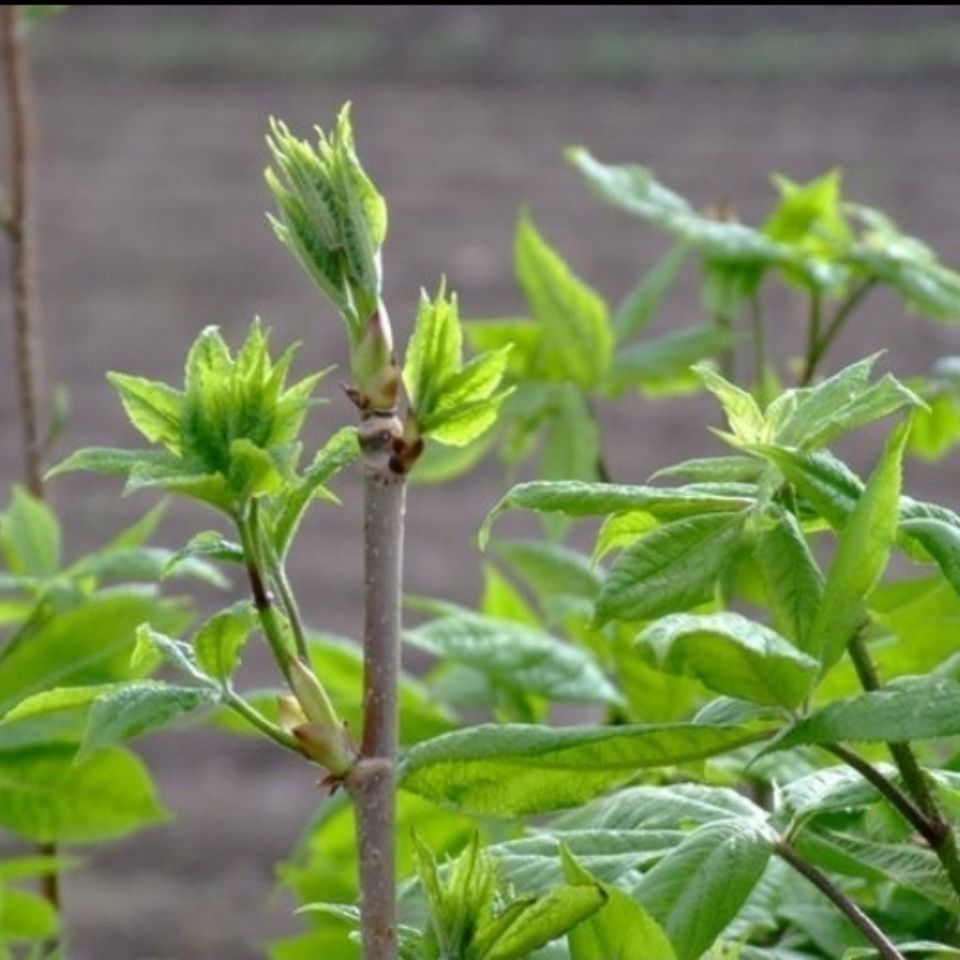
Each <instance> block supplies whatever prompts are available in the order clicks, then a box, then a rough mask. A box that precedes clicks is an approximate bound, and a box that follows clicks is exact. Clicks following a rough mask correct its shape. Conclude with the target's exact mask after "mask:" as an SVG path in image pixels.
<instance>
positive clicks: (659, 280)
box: [613, 243, 689, 343]
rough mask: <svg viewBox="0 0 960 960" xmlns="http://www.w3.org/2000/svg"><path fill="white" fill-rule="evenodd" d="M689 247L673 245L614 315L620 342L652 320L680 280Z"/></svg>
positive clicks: (615, 328) (617, 336)
mask: <svg viewBox="0 0 960 960" xmlns="http://www.w3.org/2000/svg"><path fill="white" fill-rule="evenodd" d="M688 255H689V250H688V249H687V247H686V245H685V244H682V243H677V244H674V245H673V246H672V247H671V248H670V250H669V251H668V252H667V254H666V256H664V257H663V259H661V260H660V261H659V262H658V263H657V264H655V265H654V267H653V268H652V269H651V270H650V272H649V273H647V274H645V275H644V276H643V277H642V278H641V280H640V282H639V283H638V284H637V285H636V287H634V288H633V290H631V291H630V293H629V294H628V295H627V297H626V299H625V300H624V301H623V303H621V304H620V306H619V307H618V308H617V312H616V313H615V314H614V317H613V332H614V334H615V335H616V339H617V342H618V343H621V342H623V341H624V340H628V339H629V338H630V337H632V336H633V335H634V334H637V333H639V332H640V331H641V330H644V329H645V328H646V327H647V325H648V324H649V323H650V321H651V320H652V319H653V317H654V315H655V314H656V312H657V310H658V309H659V307H660V304H661V303H662V302H663V298H664V296H666V294H667V292H668V291H669V290H670V288H671V287H672V286H673V285H674V284H675V283H676V282H677V279H678V277H679V276H680V272H681V271H682V270H683V267H684V264H685V263H686V262H687V257H688Z"/></svg>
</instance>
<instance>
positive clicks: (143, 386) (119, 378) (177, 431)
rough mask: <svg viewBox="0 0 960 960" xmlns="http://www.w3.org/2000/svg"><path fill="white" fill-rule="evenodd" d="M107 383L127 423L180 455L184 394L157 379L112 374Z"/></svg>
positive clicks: (109, 375)
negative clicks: (114, 393)
mask: <svg viewBox="0 0 960 960" xmlns="http://www.w3.org/2000/svg"><path fill="white" fill-rule="evenodd" d="M107 380H109V381H110V384H111V385H112V386H113V388H114V389H115V390H116V391H117V393H119V394H120V400H121V402H122V403H123V409H124V410H125V411H126V413H127V417H128V418H129V419H130V422H131V423H132V424H133V425H134V426H135V427H136V428H137V429H138V430H139V431H140V432H141V433H142V434H143V435H144V436H145V437H146V438H147V439H148V440H149V441H150V442H151V443H162V444H163V445H164V446H165V447H166V448H167V449H168V450H170V451H171V452H172V453H180V449H181V447H180V444H181V434H182V430H183V422H182V418H183V394H182V393H181V392H180V391H179V390H174V389H173V387H170V386H168V385H167V384H165V383H160V382H158V381H156V380H145V379H144V378H143V377H131V376H129V375H128V374H125V373H116V372H113V371H111V372H110V373H108V374H107Z"/></svg>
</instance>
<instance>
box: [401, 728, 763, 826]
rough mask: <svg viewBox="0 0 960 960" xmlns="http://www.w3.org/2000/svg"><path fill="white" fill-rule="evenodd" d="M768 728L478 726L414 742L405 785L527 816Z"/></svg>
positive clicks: (475, 810)
mask: <svg viewBox="0 0 960 960" xmlns="http://www.w3.org/2000/svg"><path fill="white" fill-rule="evenodd" d="M770 732H771V728H770V727H769V726H767V725H764V724H756V725H752V726H732V727H710V726H701V725H699V724H691V723H686V724H684V723H678V724H666V725H663V726H650V727H629V726H626V727H575V728H566V729H552V728H549V727H539V726H533V725H523V724H505V725H500V726H496V725H487V726H480V727H473V728H470V729H467V730H462V731H457V732H455V733H450V734H446V735H445V736H442V737H438V738H436V739H435V740H430V741H428V742H426V743H423V744H419V745H418V746H416V747H414V748H413V749H412V750H411V751H410V752H409V753H408V755H407V757H406V760H405V763H404V765H403V771H402V786H403V788H404V789H405V790H409V791H411V792H413V793H416V794H419V795H420V796H423V797H426V798H428V799H432V800H434V801H436V802H440V803H444V804H447V805H450V806H453V807H455V808H457V809H459V810H462V811H464V812H466V813H472V814H476V815H483V816H492V817H517V816H524V815H527V814H533V813H544V812H547V811H551V810H560V809H564V808H566V807H572V806H577V805H578V804H581V803H584V802H585V801H587V800H590V799H592V798H593V797H595V796H596V795H597V794H599V793H602V792H603V791H604V790H608V789H609V788H611V787H613V786H616V785H617V784H620V783H623V782H625V781H627V780H629V779H630V778H631V777H633V776H634V775H635V774H636V773H637V772H638V771H639V770H641V769H644V768H649V767H660V766H676V765H678V764H683V763H687V762H689V761H692V760H698V759H703V758H704V757H708V756H712V755H715V754H717V753H725V752H728V751H730V750H733V749H736V748H737V747H742V746H746V745H748V744H751V743H754V742H756V741H758V740H761V739H763V738H764V737H766V736H769V734H770Z"/></svg>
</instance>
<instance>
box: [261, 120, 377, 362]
mask: <svg viewBox="0 0 960 960" xmlns="http://www.w3.org/2000/svg"><path fill="white" fill-rule="evenodd" d="M317 133H318V136H319V139H318V141H317V146H316V147H314V146H312V145H311V144H310V143H309V142H308V141H306V140H300V139H299V138H297V137H296V136H294V135H293V134H292V133H291V132H290V130H289V129H288V128H287V126H286V124H284V123H282V122H281V121H278V120H271V121H270V132H269V134H268V135H267V146H268V147H269V149H270V153H271V154H272V157H273V163H274V166H273V167H271V168H269V169H268V170H267V171H266V174H265V176H266V181H267V186H268V187H269V189H270V192H271V193H272V194H273V196H274V199H275V200H276V202H277V212H278V217H277V218H271V222H272V223H273V227H274V230H275V231H276V234H277V237H278V238H279V239H280V241H281V242H282V243H283V244H284V245H285V246H286V247H288V248H289V249H290V251H291V252H292V253H293V254H294V256H296V258H297V259H298V260H299V261H300V263H301V264H302V266H303V267H304V269H305V270H306V271H307V273H309V274H310V276H311V277H312V278H313V279H314V281H315V282H316V283H317V284H318V285H319V287H320V288H321V289H322V290H323V292H324V293H325V294H326V295H327V297H328V298H329V299H330V300H331V301H333V303H334V305H335V306H336V307H337V309H338V310H339V311H340V313H341V314H342V315H343V317H344V319H345V320H346V322H347V327H348V329H349V331H350V341H351V346H353V347H355V346H356V344H357V343H358V342H359V340H360V338H361V336H362V335H363V327H364V324H365V322H366V321H367V320H368V319H369V318H370V317H371V316H372V315H373V314H374V313H375V312H376V311H377V308H378V306H379V304H380V289H381V285H382V270H381V266H380V251H381V248H382V246H383V241H384V239H385V238H386V235H387V205H386V203H385V202H384V199H383V197H382V196H381V195H380V193H379V192H378V190H377V188H376V187H375V186H374V184H373V181H372V180H371V179H370V178H369V177H368V176H367V174H366V172H365V171H364V169H363V167H362V166H361V165H360V160H359V158H358V157H357V153H356V148H355V146H354V140H353V129H352V127H351V124H350V106H349V104H347V105H346V106H344V108H343V109H342V110H341V111H340V115H339V116H338V118H337V124H336V128H335V129H334V130H333V132H332V133H330V134H329V135H328V134H325V133H324V132H323V131H322V130H320V129H319V128H317Z"/></svg>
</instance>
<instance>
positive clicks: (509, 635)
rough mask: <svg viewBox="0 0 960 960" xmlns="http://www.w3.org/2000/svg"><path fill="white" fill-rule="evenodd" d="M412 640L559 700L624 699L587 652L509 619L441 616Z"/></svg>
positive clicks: (498, 680) (501, 681) (500, 681)
mask: <svg viewBox="0 0 960 960" xmlns="http://www.w3.org/2000/svg"><path fill="white" fill-rule="evenodd" d="M404 637H405V640H406V642H407V643H410V644H412V645H413V646H414V647H417V648H418V649H420V650H425V651H426V652H428V653H430V654H432V655H433V656H435V657H439V658H441V659H442V660H443V661H444V663H460V664H463V665H464V666H468V667H471V668H473V669H474V670H479V671H480V672H482V673H484V674H486V675H487V676H489V677H490V678H491V680H492V681H493V682H494V683H495V684H497V685H502V686H505V687H510V688H513V689H515V690H517V691H518V692H520V693H532V694H536V695H538V696H542V697H546V698H547V699H549V700H552V701H559V702H581V703H607V704H619V703H622V698H621V696H620V694H619V693H618V692H617V690H616V688H615V687H614V686H613V685H612V684H611V682H610V681H609V680H608V679H607V677H606V676H605V675H604V673H603V671H602V670H601V669H600V667H599V666H598V665H597V663H596V661H595V660H594V659H593V657H592V656H590V654H589V653H587V652H586V651H585V650H581V649H579V648H577V647H573V646H570V645H569V644H567V643H564V642H563V641H561V640H558V639H557V638H556V637H551V636H550V635H549V634H546V633H542V632H541V631H539V630H535V629H533V628H531V627H527V626H523V625H521V624H518V623H513V622H511V621H509V620H495V619H493V618H490V617H481V616H477V615H475V614H473V615H471V614H464V615H459V616H450V617H442V618H440V619H439V620H433V621H431V622H430V623H427V624H425V625H424V626H422V627H418V628H417V629H416V630H408V631H407V632H406V633H405V634H404Z"/></svg>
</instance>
